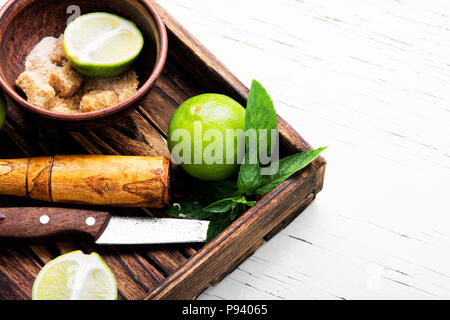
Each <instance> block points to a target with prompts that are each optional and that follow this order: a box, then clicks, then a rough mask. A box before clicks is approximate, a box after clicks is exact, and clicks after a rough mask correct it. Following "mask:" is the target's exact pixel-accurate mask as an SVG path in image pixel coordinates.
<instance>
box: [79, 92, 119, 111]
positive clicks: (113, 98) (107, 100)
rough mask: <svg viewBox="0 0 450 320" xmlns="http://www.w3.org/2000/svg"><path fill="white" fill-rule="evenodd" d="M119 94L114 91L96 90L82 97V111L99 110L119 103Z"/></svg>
mask: <svg viewBox="0 0 450 320" xmlns="http://www.w3.org/2000/svg"><path fill="white" fill-rule="evenodd" d="M118 102H119V101H118V99H117V94H116V93H115V92H114V91H104V90H94V91H91V92H88V93H87V94H85V95H84V96H83V98H81V103H80V111H81V112H91V111H98V110H102V109H105V108H108V107H111V106H113V105H115V104H117V103H118Z"/></svg>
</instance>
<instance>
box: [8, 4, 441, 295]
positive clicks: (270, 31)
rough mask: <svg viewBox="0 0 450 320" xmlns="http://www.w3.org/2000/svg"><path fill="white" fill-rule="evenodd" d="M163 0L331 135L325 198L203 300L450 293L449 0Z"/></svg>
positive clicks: (316, 138) (297, 123) (243, 70)
mask: <svg viewBox="0 0 450 320" xmlns="http://www.w3.org/2000/svg"><path fill="white" fill-rule="evenodd" d="M3 2H5V1H4V0H0V4H1V3H3ZM159 2H160V3H161V4H162V5H163V6H164V7H165V8H166V9H167V10H168V11H169V12H170V13H171V14H172V15H173V16H174V17H175V18H176V19H178V20H179V21H180V22H181V23H182V24H183V25H184V26H185V27H186V28H187V29H188V30H190V31H191V32H192V33H193V34H194V36H196V37H197V38H198V39H199V40H200V41H201V42H202V43H203V44H204V45H205V46H206V47H208V48H209V49H210V50H211V51H212V52H213V53H214V54H215V55H216V56H217V57H218V58H219V59H221V60H222V61H223V62H224V63H225V64H226V65H227V66H228V67H229V68H230V69H231V71H233V72H234V73H235V74H236V75H237V76H238V77H239V78H240V79H241V80H242V81H244V83H246V84H249V83H250V81H251V79H252V78H256V79H258V80H259V81H260V82H262V83H263V85H265V86H266V87H267V88H268V90H269V92H270V93H271V95H272V97H273V98H274V100H275V101H276V107H277V110H278V112H279V114H280V115H281V116H283V117H284V118H285V119H286V120H288V121H289V122H290V123H291V124H292V125H293V126H294V128H295V129H297V130H298V131H299V132H300V133H301V134H302V135H303V136H304V137H305V138H306V139H307V140H308V141H309V142H310V143H312V144H313V145H314V146H315V147H319V146H325V145H328V146H330V148H329V149H328V150H327V151H326V153H325V157H326V159H327V160H328V162H329V164H328V171H327V176H326V182H325V188H324V191H323V192H322V193H321V194H319V196H318V199H317V200H316V202H315V203H314V204H313V205H312V206H311V207H310V208H308V209H307V210H306V212H305V213H304V214H303V215H302V216H301V217H299V218H298V219H296V220H295V221H294V222H293V223H292V224H291V225H290V226H289V227H288V228H287V229H286V230H284V231H282V232H281V233H280V234H279V235H278V236H276V237H275V238H274V239H272V240H271V241H270V242H268V243H265V244H264V245H263V247H262V248H261V249H260V250H258V251H257V252H256V253H255V254H254V255H253V256H252V257H250V258H249V259H248V260H247V261H246V262H245V263H243V264H242V265H241V266H240V267H239V268H238V269H237V270H236V271H235V272H233V273H232V274H231V275H229V276H228V277H227V278H225V279H224V280H223V281H222V282H221V283H220V284H219V285H217V286H216V287H212V288H210V289H208V290H207V291H206V292H205V293H204V294H202V296H201V297H200V299H369V298H375V299H381V298H387V299H400V298H406V299H417V298H424V299H430V298H450V201H449V196H450V194H449V193H450V2H449V1H446V0H432V1H425V0H422V1H420V0H402V1H400V0H382V1H375V0H373V1H369V0H340V1H339V0H303V1H302V0H159Z"/></svg>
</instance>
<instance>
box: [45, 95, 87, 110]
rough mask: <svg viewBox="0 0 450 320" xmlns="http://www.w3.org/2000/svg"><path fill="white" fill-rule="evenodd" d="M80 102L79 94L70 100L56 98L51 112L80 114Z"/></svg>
mask: <svg viewBox="0 0 450 320" xmlns="http://www.w3.org/2000/svg"><path fill="white" fill-rule="evenodd" d="M80 101H81V96H80V95H79V94H75V95H74V96H72V97H69V98H61V97H55V99H53V101H52V104H51V109H50V111H53V112H58V113H78V112H80V110H79V107H80Z"/></svg>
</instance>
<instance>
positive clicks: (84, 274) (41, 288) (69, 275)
mask: <svg viewBox="0 0 450 320" xmlns="http://www.w3.org/2000/svg"><path fill="white" fill-rule="evenodd" d="M31 297H32V299H33V300H116V299H117V284H116V279H115V278H114V275H113V273H112V272H111V270H110V269H109V268H108V266H107V265H106V264H105V263H104V262H103V261H102V259H101V258H100V256H99V255H98V254H96V253H92V254H90V255H85V254H83V253H82V252H81V251H75V252H71V253H67V254H65V255H62V256H60V257H58V258H56V259H55V260H52V261H50V262H49V263H47V264H46V265H45V266H44V268H42V270H41V271H40V272H39V274H38V276H37V277H36V280H35V281H34V284H33V291H32V294H31Z"/></svg>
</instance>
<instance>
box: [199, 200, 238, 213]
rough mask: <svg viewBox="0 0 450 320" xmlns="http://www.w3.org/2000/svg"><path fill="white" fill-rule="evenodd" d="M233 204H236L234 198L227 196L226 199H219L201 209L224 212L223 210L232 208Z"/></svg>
mask: <svg viewBox="0 0 450 320" xmlns="http://www.w3.org/2000/svg"><path fill="white" fill-rule="evenodd" d="M235 206H236V205H235V202H234V199H232V198H227V199H222V200H219V201H216V202H214V203H212V204H210V205H209V206H207V207H205V208H203V211H205V212H211V213H224V212H228V211H229V210H230V209H232V208H233V207H235Z"/></svg>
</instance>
